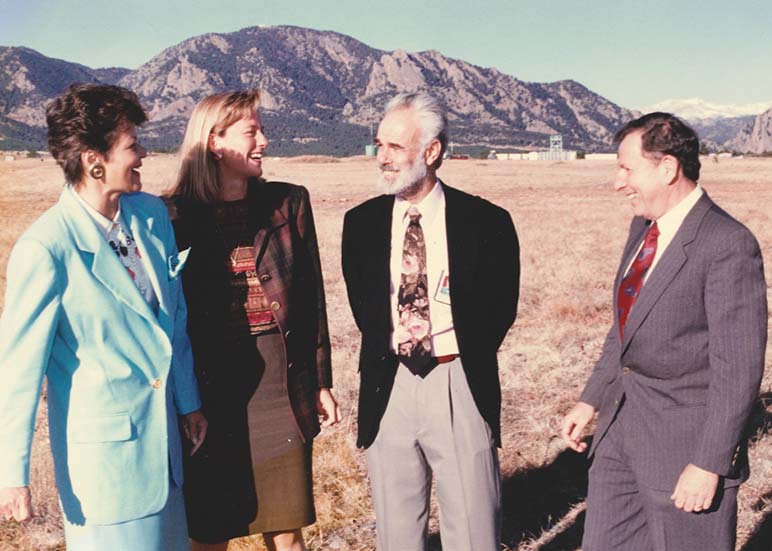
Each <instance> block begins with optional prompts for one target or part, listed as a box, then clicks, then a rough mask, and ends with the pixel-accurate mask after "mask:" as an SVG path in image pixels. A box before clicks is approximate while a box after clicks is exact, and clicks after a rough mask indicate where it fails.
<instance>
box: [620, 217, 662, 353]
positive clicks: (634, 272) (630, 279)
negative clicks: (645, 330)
mask: <svg viewBox="0 0 772 551" xmlns="http://www.w3.org/2000/svg"><path fill="white" fill-rule="evenodd" d="M658 237H659V228H658V227H657V223H656V222H654V223H652V225H651V226H650V227H649V231H648V232H646V238H645V239H644V240H643V245H642V246H641V250H640V251H639V252H638V256H636V257H635V260H634V261H633V264H632V265H631V266H630V269H629V270H628V271H627V274H625V277H624V278H622V282H621V283H620V284H619V291H618V294H617V311H618V312H619V337H620V338H622V339H624V338H625V323H627V316H629V315H630V310H632V309H633V304H635V300H636V299H637V298H638V293H640V292H641V287H643V279H644V278H645V277H646V272H648V271H649V268H651V263H652V262H653V261H654V255H656V254H657V238H658Z"/></svg>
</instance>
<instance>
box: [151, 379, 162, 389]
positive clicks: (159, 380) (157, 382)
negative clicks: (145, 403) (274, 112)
mask: <svg viewBox="0 0 772 551" xmlns="http://www.w3.org/2000/svg"><path fill="white" fill-rule="evenodd" d="M153 388H155V389H156V390H157V389H159V388H161V379H156V380H155V381H153Z"/></svg>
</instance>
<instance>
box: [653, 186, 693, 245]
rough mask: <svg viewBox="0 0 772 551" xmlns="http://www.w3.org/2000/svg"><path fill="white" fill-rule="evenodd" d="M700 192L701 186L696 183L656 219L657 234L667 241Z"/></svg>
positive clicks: (676, 229)
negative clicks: (676, 202) (685, 194)
mask: <svg viewBox="0 0 772 551" xmlns="http://www.w3.org/2000/svg"><path fill="white" fill-rule="evenodd" d="M702 193H703V191H702V187H700V185H699V184H697V186H696V187H695V188H694V189H693V190H692V191H691V192H690V193H689V195H687V196H686V197H684V198H683V199H681V202H679V203H678V204H677V205H676V206H674V207H673V208H672V209H670V210H669V211H667V212H666V213H665V214H663V215H662V216H660V217H659V218H658V219H657V228H658V229H659V234H660V236H661V237H662V238H665V239H666V240H667V242H668V243H669V242H670V240H671V239H672V238H673V236H674V235H675V233H676V232H677V231H678V228H680V227H681V223H682V222H683V221H684V218H686V215H687V214H689V211H690V210H692V207H693V206H694V205H695V204H696V203H697V201H698V200H699V199H700V197H702Z"/></svg>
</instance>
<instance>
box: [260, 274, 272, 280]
mask: <svg viewBox="0 0 772 551" xmlns="http://www.w3.org/2000/svg"><path fill="white" fill-rule="evenodd" d="M260 281H271V276H270V274H263V275H261V276H260Z"/></svg>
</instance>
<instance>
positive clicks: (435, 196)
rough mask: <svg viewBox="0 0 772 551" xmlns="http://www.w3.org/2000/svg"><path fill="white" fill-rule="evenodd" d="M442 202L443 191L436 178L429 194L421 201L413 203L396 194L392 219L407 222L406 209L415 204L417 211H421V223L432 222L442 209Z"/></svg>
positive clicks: (427, 223) (443, 197)
mask: <svg viewBox="0 0 772 551" xmlns="http://www.w3.org/2000/svg"><path fill="white" fill-rule="evenodd" d="M444 202H445V193H444V192H443V191H442V185H441V184H440V181H439V180H437V181H436V182H435V183H434V187H433V188H432V190H431V191H430V192H429V194H428V195H427V196H426V197H424V198H423V199H421V202H420V203H418V204H417V205H413V204H412V203H411V202H410V201H408V200H407V199H403V198H402V197H399V196H396V197H395V198H394V220H399V221H400V222H401V223H403V224H407V222H406V221H407V219H408V217H407V211H408V209H409V208H410V207H411V206H415V208H416V209H418V212H420V213H421V225H422V226H424V225H429V224H431V223H433V222H434V219H435V218H436V217H437V214H439V212H440V211H441V210H442V206H443V204H444Z"/></svg>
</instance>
